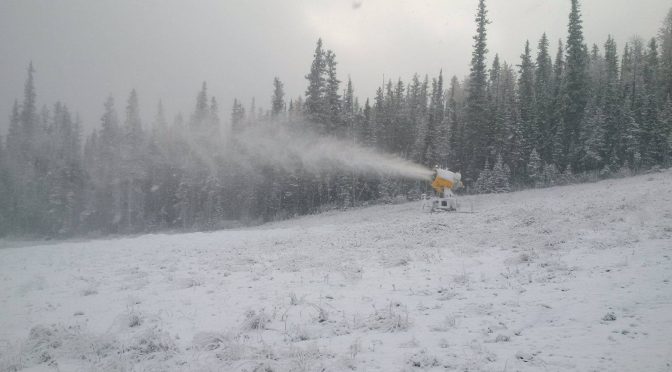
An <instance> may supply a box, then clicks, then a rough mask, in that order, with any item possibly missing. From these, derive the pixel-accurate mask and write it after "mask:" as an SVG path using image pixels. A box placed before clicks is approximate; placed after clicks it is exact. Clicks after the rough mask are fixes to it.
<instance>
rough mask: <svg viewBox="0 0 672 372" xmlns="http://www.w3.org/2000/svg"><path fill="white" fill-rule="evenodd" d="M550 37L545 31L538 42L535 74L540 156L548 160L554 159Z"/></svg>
mask: <svg viewBox="0 0 672 372" xmlns="http://www.w3.org/2000/svg"><path fill="white" fill-rule="evenodd" d="M548 48H549V42H548V37H547V36H546V34H545V33H544V34H543V35H542V36H541V39H540V40H539V44H538V52H537V63H536V70H535V74H534V93H535V98H536V107H535V111H536V119H537V127H538V141H537V144H536V146H537V147H538V148H539V152H540V154H539V155H540V157H542V159H543V160H544V161H546V162H552V161H553V138H554V134H555V133H554V131H553V125H552V122H553V63H552V61H551V55H550V54H549V49H548Z"/></svg>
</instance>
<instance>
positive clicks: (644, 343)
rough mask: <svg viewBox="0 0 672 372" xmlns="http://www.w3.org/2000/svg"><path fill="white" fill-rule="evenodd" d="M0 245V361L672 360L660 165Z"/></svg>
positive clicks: (655, 363) (598, 364) (156, 365)
mask: <svg viewBox="0 0 672 372" xmlns="http://www.w3.org/2000/svg"><path fill="white" fill-rule="evenodd" d="M462 205H463V206H467V208H469V206H470V205H473V208H474V210H475V211H476V212H477V213H474V214H466V213H460V214H423V213H422V212H420V208H419V205H418V204H417V203H408V204H403V205H397V206H380V207H371V208H364V209H358V210H354V211H348V212H339V213H330V214H325V215H320V216H311V217H305V218H301V219H296V220H291V221H285V222H282V223H275V224H270V225H266V226H263V227H260V228H255V229H246V230H239V231H221V232H213V233H195V234H182V235H146V236H140V237H135V238H124V239H111V240H97V241H88V242H72V243H59V244H45V245H36V246H30V247H21V248H4V249H0V370H1V371H14V370H22V369H23V370H28V371H51V370H60V371H69V370H81V371H91V370H143V371H146V370H153V371H178V370H179V371H182V370H190V371H229V370H232V371H288V370H292V371H321V370H326V371H343V370H350V369H353V370H358V371H399V370H436V371H439V370H460V371H463V370H470V371H477V370H478V371H480V370H485V371H540V370H545V371H565V370H578V371H592V370H597V371H670V370H671V369H672V284H671V283H670V280H672V171H670V170H668V171H664V172H662V173H655V174H651V175H644V176H638V177H633V178H628V179H620V180H607V181H602V182H599V183H595V184H584V185H575V186H568V187H556V188H550V189H543V190H532V191H525V192H519V193H513V194H508V195H486V196H477V197H465V198H462Z"/></svg>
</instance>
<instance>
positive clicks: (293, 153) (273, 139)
mask: <svg viewBox="0 0 672 372" xmlns="http://www.w3.org/2000/svg"><path fill="white" fill-rule="evenodd" d="M306 127H307V126H306V125H301V124H298V125H297V124H296V123H290V124H289V125H282V124H279V123H269V124H256V125H254V126H252V127H250V128H247V129H246V130H244V131H243V132H242V133H240V134H238V135H237V136H236V140H237V143H239V144H240V145H241V146H242V147H243V149H244V151H245V152H246V153H248V154H249V155H250V156H251V157H252V158H253V159H254V160H255V161H257V162H259V163H261V164H263V165H266V166H276V167H281V168H283V169H284V170H286V171H290V172H291V171H295V170H297V169H303V170H305V171H308V172H310V173H313V174H319V173H321V172H324V171H345V172H353V173H357V174H362V175H384V176H391V177H401V178H407V179H415V180H430V179H431V177H432V173H433V171H432V170H431V169H428V168H427V167H424V166H422V165H419V164H416V163H413V162H410V161H408V160H405V159H402V158H400V157H397V156H393V155H390V154H384V153H381V152H379V151H376V150H373V149H369V148H366V147H362V146H358V145H357V144H355V143H352V142H349V141H345V140H341V139H337V138H333V137H326V136H319V135H317V134H315V133H312V132H311V131H309V130H307V129H306Z"/></svg>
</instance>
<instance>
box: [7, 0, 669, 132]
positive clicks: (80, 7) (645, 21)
mask: <svg viewBox="0 0 672 372" xmlns="http://www.w3.org/2000/svg"><path fill="white" fill-rule="evenodd" d="M582 3H583V4H582V5H583V7H582V9H583V19H584V27H585V35H586V40H587V42H588V43H590V44H592V43H598V44H599V45H602V44H603V43H604V41H605V40H606V37H607V35H608V34H610V33H611V34H612V35H613V36H614V37H615V38H616V40H617V42H618V45H619V49H621V48H622V46H623V44H624V43H625V42H626V41H627V40H628V39H629V38H630V37H631V36H633V35H641V36H642V37H645V38H649V37H652V36H655V35H656V34H657V31H658V28H659V27H660V24H661V22H662V20H663V18H664V16H665V14H666V13H667V11H668V9H669V8H670V6H672V4H671V3H670V2H669V0H638V1H632V0H583V1H582ZM487 4H488V8H489V17H490V19H491V20H492V24H491V25H490V26H489V29H488V31H489V35H488V39H489V49H490V60H489V62H490V61H491V58H492V56H493V55H494V53H495V52H497V53H499V54H500V56H502V57H503V58H504V59H506V60H507V61H509V62H512V63H516V64H517V63H518V59H519V55H520V53H521V51H522V48H523V44H524V42H525V40H526V39H530V40H531V42H532V44H533V45H534V46H536V42H537V40H538V39H539V37H540V36H541V34H542V33H543V32H547V33H548V36H549V38H550V39H551V40H553V45H552V47H553V49H554V50H555V48H556V46H557V40H558V39H559V38H563V39H565V38H566V24H567V17H568V13H569V7H570V1H569V0H489V1H488V2H487ZM476 5H477V0H355V1H354V2H353V1H352V0H282V1H276V0H267V1H249V0H199V1H184V0H97V1H90V0H62V1H52V0H3V1H1V2H0V118H2V119H1V120H0V129H2V132H3V133H4V132H5V130H6V126H7V122H8V116H9V114H10V109H11V104H12V102H13V100H14V99H15V98H19V99H20V98H21V95H22V90H23V83H24V79H25V75H26V67H27V65H28V63H29V61H31V60H32V61H33V63H34V65H35V69H36V71H37V73H36V84H37V88H38V100H39V102H40V103H41V104H44V103H46V104H49V105H51V104H53V103H54V102H55V101H56V100H61V101H63V102H65V103H66V104H68V106H69V107H70V108H71V109H72V110H73V111H77V112H79V113H80V114H81V117H82V119H83V121H84V125H85V127H87V128H92V127H97V126H98V125H99V118H100V116H101V114H102V106H103V101H104V99H105V98H106V97H107V96H108V95H110V94H112V95H113V96H114V97H115V99H116V100H117V108H118V109H119V110H120V111H121V110H123V107H124V106H125V100H126V97H127V96H128V92H129V91H130V90H131V89H132V88H136V89H137V90H138V93H139V97H140V101H141V104H142V107H143V119H144V123H145V125H148V123H149V122H150V121H151V119H152V117H153V116H154V110H155V106H156V103H157V102H158V100H159V99H162V100H163V102H164V105H165V106H166V108H167V109H168V111H169V112H168V114H169V115H171V116H172V115H173V114H176V113H177V111H178V110H179V111H182V112H184V113H185V114H188V113H190V111H191V110H192V109H193V106H194V101H195V97H196V93H197V91H198V90H199V89H200V85H201V82H202V81H207V82H208V87H209V92H210V93H211V94H213V95H215V96H216V97H217V98H218V100H219V102H220V107H221V109H220V111H221V112H220V115H221V117H222V118H228V116H229V108H230V106H231V102H232V100H233V99H234V97H237V98H239V99H242V100H243V102H245V103H246V104H247V105H249V102H250V100H251V99H252V97H256V101H257V106H262V107H268V106H269V103H268V102H269V100H270V95H271V91H272V81H273V77H274V76H278V77H280V79H281V80H282V81H283V82H284V83H285V88H286V91H287V93H288V95H289V96H291V97H296V96H298V95H302V94H303V93H304V90H305V87H306V81H305V78H304V76H305V75H306V74H307V73H308V70H309V67H310V63H311V60H312V54H313V51H314V48H315V42H316V40H317V38H318V37H322V38H323V40H324V43H325V46H326V47H327V48H329V49H332V50H334V51H335V53H336V57H337V61H338V62H339V65H338V71H339V76H340V78H341V80H346V79H347V77H348V75H350V76H351V77H352V80H353V83H354V84H355V93H356V95H358V96H359V97H370V96H372V95H373V94H374V92H375V89H376V87H377V86H379V85H380V83H381V82H382V80H383V76H384V77H385V78H386V79H387V78H393V79H396V78H397V77H402V78H403V79H404V80H407V79H408V78H410V77H411V76H412V74H413V73H414V72H418V73H420V74H425V73H428V74H430V75H436V74H438V72H439V70H440V69H443V71H444V74H446V75H453V74H456V75H458V76H459V77H463V76H465V75H466V74H467V73H468V71H469V60H470V56H471V44H472V36H473V34H474V30H475V26H474V22H473V19H474V14H475V11H476ZM489 62H488V63H489Z"/></svg>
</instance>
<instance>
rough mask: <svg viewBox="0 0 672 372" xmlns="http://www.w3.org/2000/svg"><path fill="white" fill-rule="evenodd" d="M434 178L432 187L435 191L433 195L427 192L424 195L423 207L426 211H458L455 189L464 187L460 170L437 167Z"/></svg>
mask: <svg viewBox="0 0 672 372" xmlns="http://www.w3.org/2000/svg"><path fill="white" fill-rule="evenodd" d="M432 178H433V181H432V188H433V189H434V191H435V193H434V195H433V196H431V197H428V196H427V195H426V194H425V195H423V196H422V201H423V203H422V209H423V210H424V211H426V212H436V211H456V210H457V199H456V198H455V194H453V190H457V189H459V188H461V187H463V185H462V175H461V174H460V173H459V172H457V173H456V172H451V171H449V170H447V169H441V168H439V167H436V168H434V174H433V175H432Z"/></svg>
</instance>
